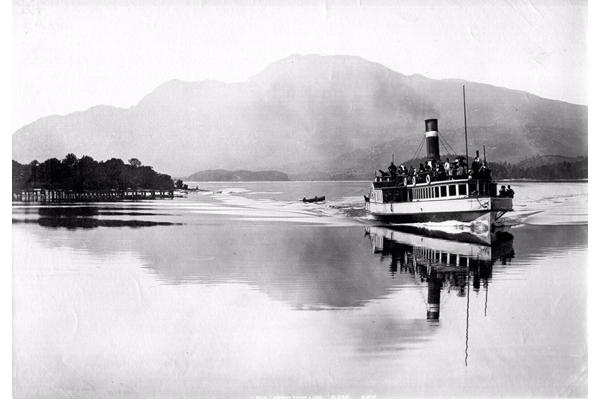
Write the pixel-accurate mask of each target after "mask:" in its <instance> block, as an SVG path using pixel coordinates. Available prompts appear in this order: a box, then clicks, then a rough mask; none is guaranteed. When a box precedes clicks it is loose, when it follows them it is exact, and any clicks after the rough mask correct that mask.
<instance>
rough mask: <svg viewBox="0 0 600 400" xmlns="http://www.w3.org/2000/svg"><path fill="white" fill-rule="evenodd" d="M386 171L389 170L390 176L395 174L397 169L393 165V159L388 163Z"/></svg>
mask: <svg viewBox="0 0 600 400" xmlns="http://www.w3.org/2000/svg"><path fill="white" fill-rule="evenodd" d="M388 171H389V172H390V176H391V177H392V178H393V177H395V176H396V173H397V172H398V169H397V168H396V166H395V165H394V162H393V161H392V162H391V163H390V166H389V167H388Z"/></svg>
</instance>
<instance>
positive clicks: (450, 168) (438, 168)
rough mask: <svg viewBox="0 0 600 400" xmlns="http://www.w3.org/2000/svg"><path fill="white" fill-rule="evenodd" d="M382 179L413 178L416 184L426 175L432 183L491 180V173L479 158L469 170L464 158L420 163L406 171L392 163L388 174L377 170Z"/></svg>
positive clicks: (403, 167)
mask: <svg viewBox="0 0 600 400" xmlns="http://www.w3.org/2000/svg"><path fill="white" fill-rule="evenodd" d="M379 173H380V175H381V176H382V177H390V178H392V179H394V180H396V179H397V178H398V177H400V178H404V177H407V178H411V179H412V177H413V176H414V177H415V179H416V181H417V182H423V181H425V179H426V178H425V177H426V176H427V175H429V176H430V178H431V180H432V181H443V180H447V179H465V178H491V171H490V169H489V168H488V166H487V165H486V163H485V162H483V163H482V162H481V161H480V160H479V157H475V159H473V163H472V164H471V169H469V167H468V165H467V162H466V160H465V159H464V158H457V159H456V160H454V162H453V163H451V162H450V160H449V159H448V158H446V162H445V163H442V161H440V160H438V161H427V163H426V164H425V165H423V163H421V164H420V165H419V168H418V169H416V168H413V166H412V165H411V166H410V169H406V167H405V166H404V165H400V168H398V167H396V166H395V165H394V162H393V161H392V163H391V164H390V166H389V167H388V172H384V171H382V170H379Z"/></svg>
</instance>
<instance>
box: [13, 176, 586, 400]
mask: <svg viewBox="0 0 600 400" xmlns="http://www.w3.org/2000/svg"><path fill="white" fill-rule="evenodd" d="M188 184H189V185H190V187H196V186H198V187H199V188H200V189H204V191H198V192H190V193H188V194H187V197H180V198H175V199H173V200H156V201H138V202H116V203H94V204H91V203H90V204H71V205H56V204H53V205H43V204H25V203H13V207H12V218H13V224H12V236H13V238H12V240H13V266H12V271H13V274H12V276H13V277H12V279H13V282H12V287H13V328H12V332H13V396H14V397H25V398H34V397H38V398H39V397H54V398H56V397H61V398H62V397H76V398H140V397H144V398H145V397H151V398H165V397H168V398H183V397H195V398H257V397H267V398H269V397H274V396H288V397H290V398H292V397H294V396H296V397H301V398H302V397H305V398H310V397H313V398H314V397H317V398H318V397H321V398H331V397H332V396H348V397H349V398H361V396H376V397H377V398H404V397H409V398H414V397H586V396H587V394H588V389H587V386H588V337H587V327H588V323H587V321H588V305H587V304H588V292H587V282H588V261H587V260H588V186H587V183H531V182H526V183H524V182H519V183H513V184H511V186H512V187H513V189H514V190H515V192H516V197H515V199H514V208H515V211H514V212H512V213H509V214H507V215H506V216H505V217H504V225H505V228H508V233H509V234H506V235H502V236H501V237H500V238H499V239H498V240H496V241H494V244H493V245H492V246H486V245H482V244H481V243H479V242H478V241H477V240H472V241H470V240H464V238H465V235H461V236H460V237H461V240H454V239H453V237H454V234H455V233H456V232H457V231H460V232H463V233H464V232H467V233H468V227H464V226H455V225H452V224H450V225H446V226H442V227H432V226H418V227H415V226H410V227H406V226H387V225H386V226H384V225H379V224H377V223H376V222H375V221H374V220H372V219H371V218H369V216H368V215H366V214H365V213H364V211H363V210H362V195H363V194H365V193H367V191H368V186H369V183H368V182H268V183H267V182H261V183H203V182H197V183H196V182H189V183H188ZM314 196H326V201H325V202H323V203H311V204H305V203H302V202H300V201H299V199H301V198H302V197H307V198H308V197H314ZM440 232H441V233H440Z"/></svg>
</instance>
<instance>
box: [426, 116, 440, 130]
mask: <svg viewBox="0 0 600 400" xmlns="http://www.w3.org/2000/svg"><path fill="white" fill-rule="evenodd" d="M437 130H438V127H437V119H436V118H432V119H426V120H425V132H434V131H435V132H437Z"/></svg>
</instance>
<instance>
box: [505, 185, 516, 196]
mask: <svg viewBox="0 0 600 400" xmlns="http://www.w3.org/2000/svg"><path fill="white" fill-rule="evenodd" d="M506 197H510V198H511V199H512V198H513V197H515V191H514V190H512V189H511V188H510V185H508V189H506Z"/></svg>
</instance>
